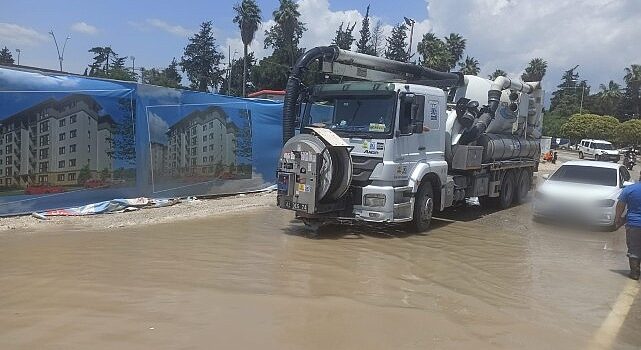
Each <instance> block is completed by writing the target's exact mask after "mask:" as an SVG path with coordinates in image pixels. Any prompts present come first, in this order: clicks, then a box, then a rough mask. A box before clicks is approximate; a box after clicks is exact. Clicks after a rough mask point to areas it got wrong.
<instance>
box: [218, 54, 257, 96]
mask: <svg viewBox="0 0 641 350" xmlns="http://www.w3.org/2000/svg"><path fill="white" fill-rule="evenodd" d="M247 59H248V62H247V65H245V62H243V61H244V58H241V59H238V60H235V61H234V62H233V63H232V64H231V73H230V74H229V76H227V77H226V78H225V79H223V82H222V84H221V85H220V86H221V88H220V93H221V94H224V95H230V96H243V85H244V86H245V92H250V93H251V92H254V91H256V90H255V88H254V84H253V83H252V81H251V80H250V81H247V82H246V83H245V84H243V80H242V72H243V69H247V74H248V75H249V76H251V74H252V72H253V70H254V66H255V65H256V59H255V58H254V53H253V52H250V53H249V55H247ZM228 79H231V81H228Z"/></svg>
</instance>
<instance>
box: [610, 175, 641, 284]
mask: <svg viewBox="0 0 641 350" xmlns="http://www.w3.org/2000/svg"><path fill="white" fill-rule="evenodd" d="M639 175H641V174H639ZM626 207H627V208H628V213H627V215H626V217H625V218H624V217H623V212H624V211H625V209H626ZM616 218H617V223H618V226H621V225H623V223H624V222H626V227H625V228H626V232H625V238H626V239H625V241H626V243H627V245H628V259H629V261H630V278H632V279H634V280H637V281H638V280H639V275H641V268H640V266H639V265H640V262H641V177H640V178H639V181H638V182H637V183H635V184H634V185H630V186H626V187H625V188H624V189H623V191H621V194H620V195H619V202H618V203H617V210H616Z"/></svg>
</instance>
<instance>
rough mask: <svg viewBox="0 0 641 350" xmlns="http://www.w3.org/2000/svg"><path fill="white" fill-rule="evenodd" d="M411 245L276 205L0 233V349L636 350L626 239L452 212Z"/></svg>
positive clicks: (522, 217) (523, 216)
mask: <svg viewBox="0 0 641 350" xmlns="http://www.w3.org/2000/svg"><path fill="white" fill-rule="evenodd" d="M440 218H441V219H439V220H435V222H434V228H433V229H432V230H431V231H429V232H428V233H426V234H418V235H413V234H407V233H405V232H403V231H399V230H397V229H396V228H394V227H385V228H374V227H329V228H327V229H325V230H323V231H322V232H321V233H320V235H319V236H318V237H316V238H312V237H310V236H309V235H308V234H307V231H305V230H304V228H303V227H302V225H300V224H299V223H297V222H296V221H294V220H293V215H291V213H289V212H284V211H282V210H279V209H277V208H266V209H259V210H252V211H247V212H244V213H238V214H234V215H226V216H224V217H222V216H218V217H212V218H209V219H205V220H199V221H194V222H190V223H189V224H185V223H172V224H162V225H156V226H146V227H133V228H126V229H120V230H112V231H95V232H94V231H91V230H89V231H88V230H87V229H86V228H81V227H74V226H62V227H58V228H56V230H55V231H53V232H42V231H33V232H12V233H10V234H5V235H2V236H0V242H1V243H0V349H114V348H118V349H143V348H148V349H211V348H218V349H221V348H222V349H249V348H260V349H303V348H305V349H427V348H429V349H469V348H474V349H587V348H594V349H608V348H612V349H638V348H639V347H641V296H640V295H639V293H638V290H639V284H638V283H637V282H632V281H630V280H628V279H627V278H626V277H625V276H624V275H623V274H624V273H626V272H627V261H626V260H625V238H624V234H623V231H622V230H619V231H617V232H586V231H582V230H570V229H563V230H560V229H558V228H555V227H552V226H548V225H543V224H538V223H533V222H532V221H531V219H530V212H529V204H525V205H522V206H519V207H514V208H511V209H509V210H506V211H503V212H499V213H490V212H485V211H483V210H481V209H480V208H478V207H473V206H472V207H464V208H458V209H455V210H452V211H449V212H447V213H445V214H443V215H440Z"/></svg>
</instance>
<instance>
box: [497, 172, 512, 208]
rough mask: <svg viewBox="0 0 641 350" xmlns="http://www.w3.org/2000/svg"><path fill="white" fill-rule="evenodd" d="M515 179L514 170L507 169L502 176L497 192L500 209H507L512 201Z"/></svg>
mask: <svg viewBox="0 0 641 350" xmlns="http://www.w3.org/2000/svg"><path fill="white" fill-rule="evenodd" d="M515 184H516V180H515V179H514V172H512V171H511V170H510V171H508V172H507V173H506V174H505V175H504V176H503V181H501V192H500V193H499V199H498V204H499V208H500V209H507V208H509V207H510V206H511V205H512V202H513V201H514V193H515V187H516V186H515Z"/></svg>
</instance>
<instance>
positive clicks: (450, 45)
mask: <svg viewBox="0 0 641 350" xmlns="http://www.w3.org/2000/svg"><path fill="white" fill-rule="evenodd" d="M466 44H467V41H466V40H465V39H464V38H463V37H462V36H461V35H460V34H456V33H450V35H449V36H446V37H445V46H446V47H447V50H448V51H449V52H450V62H449V64H450V67H449V69H448V70H452V69H454V68H456V63H458V61H460V60H461V58H462V57H463V52H465V45H466Z"/></svg>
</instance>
